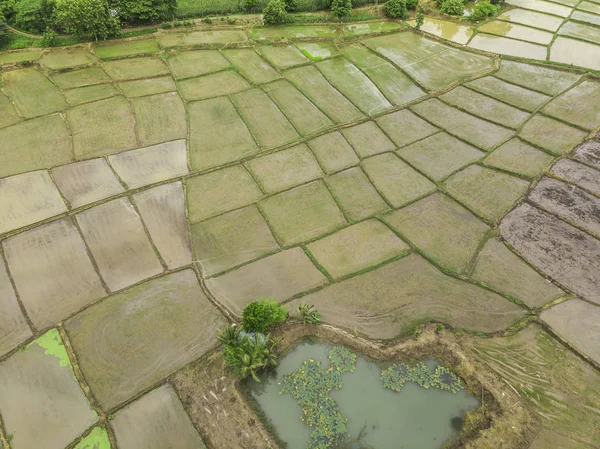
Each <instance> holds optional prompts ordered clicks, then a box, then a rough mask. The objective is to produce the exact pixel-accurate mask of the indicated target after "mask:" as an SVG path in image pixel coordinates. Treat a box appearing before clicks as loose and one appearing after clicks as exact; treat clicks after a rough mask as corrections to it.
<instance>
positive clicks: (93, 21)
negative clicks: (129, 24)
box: [54, 0, 121, 40]
mask: <svg viewBox="0 0 600 449" xmlns="http://www.w3.org/2000/svg"><path fill="white" fill-rule="evenodd" d="M54 17H55V21H56V25H57V26H58V27H59V28H60V29H61V30H63V31H65V32H66V33H69V34H74V35H76V36H82V35H84V34H87V35H89V36H91V37H93V38H94V39H96V40H98V39H106V38H107V37H110V36H115V35H117V34H119V32H120V31H121V25H120V23H119V19H118V18H117V17H116V15H114V14H113V12H112V11H111V9H110V8H109V4H108V2H107V0H57V2H56V8H55V10H54Z"/></svg>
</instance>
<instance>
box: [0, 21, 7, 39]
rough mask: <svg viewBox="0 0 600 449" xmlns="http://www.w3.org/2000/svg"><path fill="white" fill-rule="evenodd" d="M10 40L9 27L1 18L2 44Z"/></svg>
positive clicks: (0, 32)
mask: <svg viewBox="0 0 600 449" xmlns="http://www.w3.org/2000/svg"><path fill="white" fill-rule="evenodd" d="M7 40H8V28H7V26H6V23H4V21H3V20H2V19H0V45H1V44H3V43H4V42H6V41H7Z"/></svg>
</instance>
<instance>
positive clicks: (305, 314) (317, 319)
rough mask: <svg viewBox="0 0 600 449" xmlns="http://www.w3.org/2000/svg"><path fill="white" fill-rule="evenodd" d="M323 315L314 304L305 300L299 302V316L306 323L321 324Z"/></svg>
mask: <svg viewBox="0 0 600 449" xmlns="http://www.w3.org/2000/svg"><path fill="white" fill-rule="evenodd" d="M321 316H322V315H321V313H319V311H318V310H316V309H315V307H314V306H313V305H312V304H308V303H305V302H301V303H300V304H298V318H299V319H300V320H302V322H303V323H304V324H320V323H321Z"/></svg>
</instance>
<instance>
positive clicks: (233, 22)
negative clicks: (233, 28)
mask: <svg viewBox="0 0 600 449" xmlns="http://www.w3.org/2000/svg"><path fill="white" fill-rule="evenodd" d="M235 22H236V19H235V17H227V23H228V24H229V25H233V24H235Z"/></svg>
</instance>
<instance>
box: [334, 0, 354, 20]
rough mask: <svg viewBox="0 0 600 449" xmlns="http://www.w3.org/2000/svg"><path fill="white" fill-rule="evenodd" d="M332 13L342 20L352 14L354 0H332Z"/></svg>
mask: <svg viewBox="0 0 600 449" xmlns="http://www.w3.org/2000/svg"><path fill="white" fill-rule="evenodd" d="M331 13H332V14H333V15H334V16H336V17H337V18H338V19H340V21H341V20H342V18H343V17H347V16H349V15H350V14H352V0H332V1H331Z"/></svg>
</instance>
